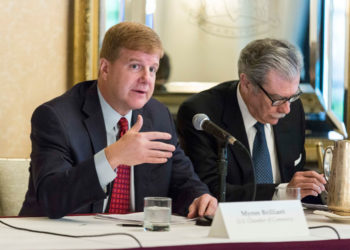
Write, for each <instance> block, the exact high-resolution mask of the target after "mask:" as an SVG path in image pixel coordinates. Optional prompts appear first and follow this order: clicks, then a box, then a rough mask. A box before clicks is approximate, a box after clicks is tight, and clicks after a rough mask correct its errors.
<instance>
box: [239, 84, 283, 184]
mask: <svg viewBox="0 0 350 250" xmlns="http://www.w3.org/2000/svg"><path fill="white" fill-rule="evenodd" d="M239 89H240V83H239V84H238V87H237V100H238V105H239V108H240V110H241V113H242V117H243V123H244V127H245V131H246V133H247V136H248V143H249V148H250V154H251V155H253V144H254V139H255V134H256V128H255V127H254V125H255V123H256V122H257V120H256V119H255V118H254V117H253V116H252V115H251V114H250V113H249V110H248V108H247V105H246V104H245V102H244V101H243V98H242V96H241V93H240V91H239ZM264 130H265V136H266V143H267V148H268V150H269V154H270V160H271V167H272V175H273V182H274V183H280V182H281V175H280V170H279V167H278V160H277V153H276V146H275V140H274V134H273V129H272V126H271V124H268V123H267V124H265V125H264Z"/></svg>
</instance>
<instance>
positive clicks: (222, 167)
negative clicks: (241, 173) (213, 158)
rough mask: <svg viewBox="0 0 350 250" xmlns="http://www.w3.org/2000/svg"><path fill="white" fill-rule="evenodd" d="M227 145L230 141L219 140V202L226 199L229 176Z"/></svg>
mask: <svg viewBox="0 0 350 250" xmlns="http://www.w3.org/2000/svg"><path fill="white" fill-rule="evenodd" d="M227 145H228V141H227V140H225V141H218V161H217V165H218V169H219V178H220V185H219V190H220V194H219V202H225V201H226V176H227Z"/></svg>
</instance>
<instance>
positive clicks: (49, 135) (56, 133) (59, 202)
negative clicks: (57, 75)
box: [31, 104, 106, 218]
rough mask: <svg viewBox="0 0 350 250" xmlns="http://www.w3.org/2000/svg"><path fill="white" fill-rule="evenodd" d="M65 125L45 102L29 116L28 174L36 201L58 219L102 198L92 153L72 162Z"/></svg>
mask: <svg viewBox="0 0 350 250" xmlns="http://www.w3.org/2000/svg"><path fill="white" fill-rule="evenodd" d="M66 130H67V128H66V124H63V122H62V120H61V119H60V117H59V115H58V114H57V113H56V112H55V110H54V109H53V108H52V107H51V106H49V105H45V104H44V105H41V106H40V107H39V108H38V109H37V110H36V111H35V112H34V114H33V116H32V132H31V140H32V154H31V174H32V176H33V184H34V189H35V193H36V198H37V201H38V202H39V204H40V206H41V207H42V208H43V210H44V212H45V213H46V215H47V216H48V217H50V218H60V217H62V216H65V215H67V214H69V213H74V212H76V211H79V209H81V208H82V207H84V206H89V204H91V203H92V202H95V201H98V200H101V199H104V198H105V197H106V195H105V193H104V191H103V190H102V188H101V186H100V183H99V181H98V177H97V173H96V169H95V165H94V159H93V154H91V156H90V157H88V158H87V159H86V160H85V161H83V162H80V163H78V164H76V162H77V161H76V159H75V155H74V151H73V150H72V146H71V145H70V141H69V139H68V135H67V133H66Z"/></svg>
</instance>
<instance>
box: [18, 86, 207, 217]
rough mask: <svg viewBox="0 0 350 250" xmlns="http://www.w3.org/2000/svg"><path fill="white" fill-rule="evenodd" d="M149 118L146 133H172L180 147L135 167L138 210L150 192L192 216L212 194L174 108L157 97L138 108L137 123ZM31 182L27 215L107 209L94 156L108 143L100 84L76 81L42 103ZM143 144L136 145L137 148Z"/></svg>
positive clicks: (35, 130)
mask: <svg viewBox="0 0 350 250" xmlns="http://www.w3.org/2000/svg"><path fill="white" fill-rule="evenodd" d="M138 114H141V115H142V116H143V126H142V128H141V132H145V131H161V132H167V133H170V134H171V135H172V138H171V139H170V140H168V141H166V142H167V143H171V144H173V145H174V146H175V147H176V150H175V152H173V157H172V158H171V159H169V160H168V162H167V163H164V164H140V165H136V166H134V180H135V183H134V184H135V209H136V211H142V210H143V198H144V197H146V196H167V197H171V198H173V212H175V213H179V214H186V212H187V208H188V206H189V205H190V203H191V202H192V201H193V199H194V198H196V197H198V196H200V195H202V194H204V193H209V191H208V188H207V186H206V185H205V184H204V183H202V182H201V181H200V180H199V178H198V176H197V175H196V174H195V173H194V170H193V167H192V163H191V162H190V160H189V159H188V157H186V156H185V155H184V153H183V151H182V149H181V148H180V146H179V143H178V140H177V136H176V131H175V126H174V123H173V120H172V117H171V115H170V113H169V111H168V109H167V108H166V107H165V106H164V105H162V104H161V103H159V102H158V101H156V100H154V99H151V100H149V102H148V103H147V104H146V105H145V106H144V107H143V108H142V109H139V110H133V114H132V124H133V123H134V122H135V121H136V118H137V115H138ZM31 140H32V153H31V166H30V177H29V186H28V191H27V193H26V197H25V201H24V203H23V206H22V209H21V211H20V215H21V216H48V217H51V218H60V217H62V216H65V215H67V214H74V213H80V214H81V213H101V212H103V211H102V208H103V201H104V199H105V198H106V195H107V194H106V193H105V192H104V190H103V189H102V188H101V185H100V183H99V180H98V177H97V173H96V168H95V164H94V154H96V153H97V152H99V151H100V150H102V149H104V148H105V147H106V146H107V138H106V130H105V125H104V120H103V115H102V110H101V106H100V103H99V99H98V94H97V82H96V81H89V82H83V83H80V84H77V85H75V86H74V87H73V88H72V89H70V90H69V91H67V92H66V93H65V94H63V95H62V96H60V97H57V98H55V99H53V100H51V101H49V102H47V103H44V104H42V105H41V106H39V107H38V108H37V109H36V110H35V111H34V113H33V116H32V131H31ZM137 146H138V145H135V147H137Z"/></svg>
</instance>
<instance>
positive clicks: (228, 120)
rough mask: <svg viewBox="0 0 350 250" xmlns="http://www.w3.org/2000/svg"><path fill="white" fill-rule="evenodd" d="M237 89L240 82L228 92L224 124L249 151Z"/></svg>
mask: <svg viewBox="0 0 350 250" xmlns="http://www.w3.org/2000/svg"><path fill="white" fill-rule="evenodd" d="M237 87H238V82H237V83H236V84H232V85H231V86H230V89H229V90H228V91H227V92H226V93H227V94H226V96H225V105H224V108H225V110H224V112H223V123H224V126H225V129H226V130H227V131H228V132H229V133H230V134H231V135H233V136H234V137H235V138H236V139H238V140H239V141H240V142H241V143H243V145H244V146H246V147H247V148H248V149H249V144H248V137H247V134H246V131H245V127H244V123H243V118H242V113H241V110H240V108H239V105H238V100H237ZM239 158H240V157H239Z"/></svg>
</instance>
